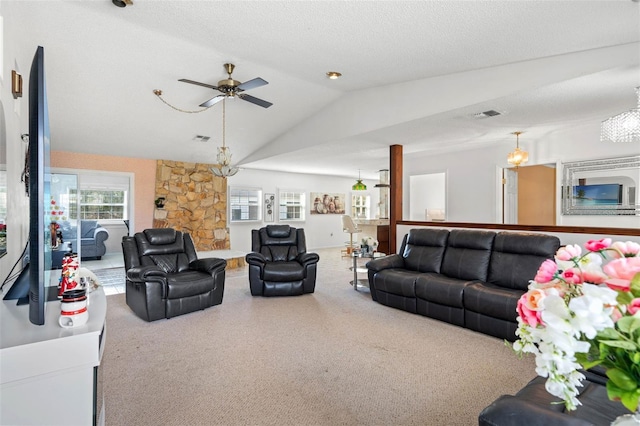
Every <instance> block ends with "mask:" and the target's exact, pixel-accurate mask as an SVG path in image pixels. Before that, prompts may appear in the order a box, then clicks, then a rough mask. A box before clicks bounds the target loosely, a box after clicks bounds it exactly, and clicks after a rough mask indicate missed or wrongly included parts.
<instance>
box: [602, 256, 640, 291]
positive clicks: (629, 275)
mask: <svg viewBox="0 0 640 426" xmlns="http://www.w3.org/2000/svg"><path fill="white" fill-rule="evenodd" d="M602 270H603V271H604V272H605V274H607V275H608V276H609V277H610V278H608V279H607V280H606V281H605V283H606V284H607V285H608V286H609V288H611V289H613V290H618V291H629V289H630V287H631V280H632V279H633V277H634V276H635V275H636V274H638V273H640V257H622V258H620V259H615V260H612V261H611V262H609V263H607V264H606V265H604V267H603V268H602Z"/></svg>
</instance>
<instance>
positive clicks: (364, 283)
mask: <svg viewBox="0 0 640 426" xmlns="http://www.w3.org/2000/svg"><path fill="white" fill-rule="evenodd" d="M384 256H386V254H384V253H381V252H373V253H370V252H367V253H364V252H362V250H358V249H355V250H354V251H353V252H351V258H352V259H353V266H351V267H350V268H349V269H350V270H352V271H353V281H351V282H350V283H349V284H351V285H352V286H353V289H354V290H355V291H358V290H369V278H364V279H362V278H358V273H360V274H366V273H367V268H366V267H365V266H364V265H363V266H359V265H358V259H367V260H369V259H373V258H377V257H384Z"/></svg>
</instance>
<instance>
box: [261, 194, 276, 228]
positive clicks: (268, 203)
mask: <svg viewBox="0 0 640 426" xmlns="http://www.w3.org/2000/svg"><path fill="white" fill-rule="evenodd" d="M275 211H276V194H269V193H265V194H264V221H265V222H273V221H275V217H276V216H275Z"/></svg>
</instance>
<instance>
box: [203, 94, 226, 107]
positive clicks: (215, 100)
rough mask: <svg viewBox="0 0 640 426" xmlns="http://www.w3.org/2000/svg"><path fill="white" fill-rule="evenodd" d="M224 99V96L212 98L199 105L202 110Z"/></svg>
mask: <svg viewBox="0 0 640 426" xmlns="http://www.w3.org/2000/svg"><path fill="white" fill-rule="evenodd" d="M224 97H225V95H218V96H214V97H213V98H211V99H209V100H208V101H206V102H203V103H201V104H200V106H201V107H203V108H208V107H210V106H211V105H213V104H215V103H218V102H220V101H221V100H223V99H224Z"/></svg>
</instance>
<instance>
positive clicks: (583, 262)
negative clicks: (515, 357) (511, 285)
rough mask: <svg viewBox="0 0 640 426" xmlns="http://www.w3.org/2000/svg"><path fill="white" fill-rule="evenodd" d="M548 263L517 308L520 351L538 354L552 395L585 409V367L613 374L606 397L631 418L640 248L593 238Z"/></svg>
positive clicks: (637, 386)
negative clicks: (582, 398)
mask: <svg viewBox="0 0 640 426" xmlns="http://www.w3.org/2000/svg"><path fill="white" fill-rule="evenodd" d="M585 249H586V250H585V252H584V253H583V250H582V248H581V247H580V246H578V245H568V246H565V247H561V248H560V249H559V250H558V252H557V253H556V255H555V261H554V260H546V261H544V262H543V263H542V265H541V266H540V268H539V269H538V272H537V274H536V276H535V278H534V279H533V281H531V282H530V284H529V289H528V291H527V293H525V294H524V295H523V296H522V297H521V298H520V300H519V301H518V305H517V312H518V318H517V320H518V329H517V331H516V335H517V336H518V339H517V340H516V341H515V342H514V343H513V348H514V349H515V351H516V352H517V353H518V354H520V355H522V354H524V353H532V354H534V355H535V361H536V373H537V374H538V375H540V376H542V377H547V380H546V383H545V387H546V390H547V392H549V393H550V394H552V395H554V396H557V397H558V398H560V399H562V400H563V401H564V404H565V406H566V408H567V410H575V409H576V407H577V405H579V404H580V402H579V400H578V399H577V395H578V389H577V388H578V387H580V386H582V383H581V381H582V380H583V379H584V375H583V374H582V373H581V372H580V370H581V369H589V368H592V367H595V366H597V365H600V366H602V367H604V368H605V369H606V374H607V377H608V378H609V380H608V382H607V395H608V396H609V399H611V400H619V401H621V402H622V404H623V405H624V406H625V407H626V408H627V409H629V410H630V411H632V412H635V411H636V410H637V409H638V400H639V399H640V244H637V243H634V242H629V241H628V242H621V241H618V242H614V243H612V242H611V239H609V238H606V239H602V240H591V241H589V242H587V243H586V244H585Z"/></svg>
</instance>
